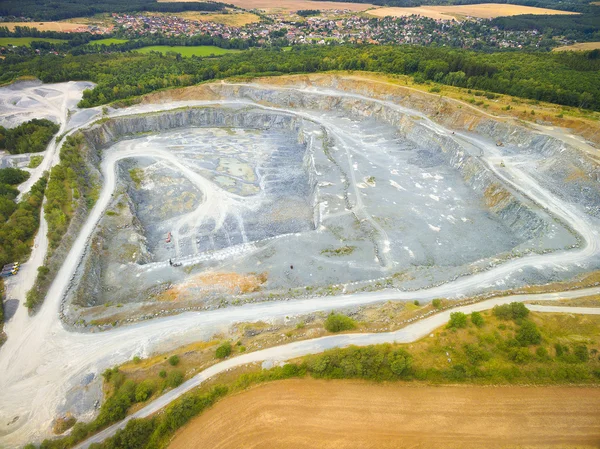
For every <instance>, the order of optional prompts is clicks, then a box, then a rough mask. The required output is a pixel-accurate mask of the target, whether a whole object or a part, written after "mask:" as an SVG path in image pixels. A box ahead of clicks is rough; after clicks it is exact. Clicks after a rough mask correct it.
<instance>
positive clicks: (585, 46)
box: [552, 42, 600, 51]
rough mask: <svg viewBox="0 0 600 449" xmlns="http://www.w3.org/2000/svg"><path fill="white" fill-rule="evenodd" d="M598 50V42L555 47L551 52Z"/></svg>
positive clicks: (599, 47) (599, 44)
mask: <svg viewBox="0 0 600 449" xmlns="http://www.w3.org/2000/svg"><path fill="white" fill-rule="evenodd" d="M596 49H600V42H579V43H578V44H573V45H565V46H564V47H556V48H554V49H552V51H588V50H596Z"/></svg>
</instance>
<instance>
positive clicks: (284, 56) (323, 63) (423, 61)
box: [0, 46, 600, 110]
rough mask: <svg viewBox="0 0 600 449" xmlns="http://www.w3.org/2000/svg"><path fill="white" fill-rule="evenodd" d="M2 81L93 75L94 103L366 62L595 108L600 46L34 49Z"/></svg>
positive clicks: (598, 105)
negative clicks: (537, 49)
mask: <svg viewBox="0 0 600 449" xmlns="http://www.w3.org/2000/svg"><path fill="white" fill-rule="evenodd" d="M0 68H1V69H2V70H1V71H0V72H1V73H2V75H0V82H8V81H11V80H13V79H15V78H17V77H19V76H25V75H33V76H36V77H38V78H39V79H41V80H42V81H44V82H60V81H67V80H74V79H75V80H92V81H94V82H96V83H98V85H97V86H96V87H95V88H94V89H93V90H89V91H85V92H84V96H83V99H82V100H81V102H80V103H79V106H80V107H91V106H97V105H101V104H106V103H109V102H113V101H116V100H128V99H131V98H132V97H134V96H138V95H142V94H146V93H149V92H153V91H155V90H159V89H164V88H168V87H175V86H190V85H193V84H198V83H200V82H203V81H208V80H215V79H222V78H227V77H232V76H242V75H243V76H257V75H261V74H262V75H268V74H271V75H280V74H285V73H315V72H325V71H331V70H367V71H371V72H383V73H390V74H404V75H411V76H413V77H414V79H415V81H416V82H419V83H425V82H431V81H434V82H438V83H441V84H447V85H451V86H457V87H463V88H465V87H468V88H473V89H482V90H485V91H489V92H496V93H502V94H508V95H513V96H517V97H523V98H530V99H533V100H536V101H548V102H552V103H557V104H562V105H566V106H577V107H582V108H588V109H593V110H600V54H599V53H598V52H596V53H594V52H589V53H579V52H555V53H550V54H548V53H546V54H538V53H492V54H481V53H475V52H470V51H463V50H457V49H449V48H433V47H430V48H427V47H409V46H401V47H391V46H358V47H352V46H333V47H325V46H322V47H308V46H306V47H294V48H293V49H292V50H291V51H280V50H279V49H277V50H253V51H247V52H238V53H235V54H228V55H223V56H221V57H220V58H218V59H216V60H209V59H198V58H189V59H188V58H186V59H179V58H178V57H171V56H160V55H155V54H148V55H143V54H109V55H106V54H93V55H80V56H67V57H58V56H52V55H48V56H38V57H30V58H23V59H22V60H20V61H18V60H13V59H9V58H7V59H6V60H3V61H2V62H0Z"/></svg>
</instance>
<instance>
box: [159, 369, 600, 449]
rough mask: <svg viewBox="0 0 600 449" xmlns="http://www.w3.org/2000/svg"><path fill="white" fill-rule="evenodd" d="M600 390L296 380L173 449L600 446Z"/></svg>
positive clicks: (193, 429) (221, 414) (206, 420)
mask: <svg viewBox="0 0 600 449" xmlns="http://www.w3.org/2000/svg"><path fill="white" fill-rule="evenodd" d="M599 443H600V389H599V388H571V387H474V386H464V387H463V386H460V387H417V386H406V385H402V384H374V383H367V382H359V381H317V380H288V381H282V382H276V383H271V384H266V385H261V386H259V387H256V388H254V389H252V390H250V391H248V392H245V393H242V394H239V395H237V396H233V397H231V398H228V399H225V400H224V401H222V402H220V403H218V404H217V405H216V406H215V407H214V408H212V409H211V410H209V411H208V412H206V413H205V414H204V415H202V416H200V417H199V418H197V419H195V420H194V421H192V422H191V423H190V424H189V425H188V426H187V427H186V428H184V430H182V431H181V432H179V433H178V434H177V435H176V437H175V438H174V440H173V442H172V443H171V444H170V445H169V449H200V448H205V447H210V448H211V449H228V448H236V449H237V448H270V449H276V448H285V449H288V448H313V447H319V448H336V449H341V448H357V447H360V448H378V449H383V448H405V447H411V448H415V447H428V448H431V447H440V448H441V447H443V448H449V447H460V448H465V447H478V448H480V447H487V448H489V447H503V448H506V447H520V448H523V447H536V448H537V447H561V448H566V447H598V444H599Z"/></svg>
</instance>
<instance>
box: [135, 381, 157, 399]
mask: <svg viewBox="0 0 600 449" xmlns="http://www.w3.org/2000/svg"><path fill="white" fill-rule="evenodd" d="M153 392H154V384H153V383H152V381H150V380H143V381H141V382H140V383H139V384H137V387H135V401H136V402H144V401H145V400H146V399H148V398H149V397H150V396H152V393H153Z"/></svg>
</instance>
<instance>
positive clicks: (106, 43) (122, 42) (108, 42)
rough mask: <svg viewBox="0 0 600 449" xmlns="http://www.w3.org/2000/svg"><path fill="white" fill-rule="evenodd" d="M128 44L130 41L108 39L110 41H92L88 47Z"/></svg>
mask: <svg viewBox="0 0 600 449" xmlns="http://www.w3.org/2000/svg"><path fill="white" fill-rule="evenodd" d="M126 42H129V39H116V38H108V39H99V40H97V41H91V42H90V43H89V44H88V45H112V44H124V43H126Z"/></svg>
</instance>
